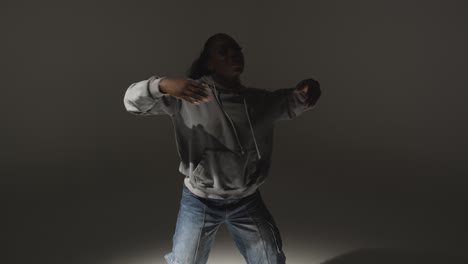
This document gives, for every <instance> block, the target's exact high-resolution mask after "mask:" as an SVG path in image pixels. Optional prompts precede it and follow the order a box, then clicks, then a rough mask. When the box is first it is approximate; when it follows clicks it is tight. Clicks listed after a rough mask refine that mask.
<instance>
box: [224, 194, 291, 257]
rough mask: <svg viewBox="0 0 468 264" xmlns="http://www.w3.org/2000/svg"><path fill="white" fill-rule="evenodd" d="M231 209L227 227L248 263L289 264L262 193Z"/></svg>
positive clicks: (243, 200) (232, 206) (245, 199)
mask: <svg viewBox="0 0 468 264" xmlns="http://www.w3.org/2000/svg"><path fill="white" fill-rule="evenodd" d="M230 207H231V208H230V209H229V210H228V212H229V214H228V217H227V221H226V226H227V228H228V230H229V233H230V234H231V236H232V238H233V239H234V241H235V243H236V245H237V247H238V249H239V251H240V252H241V254H242V255H243V256H244V258H245V260H246V261H247V263H249V264H251V263H255V264H263V263H264V264H283V263H286V256H285V254H284V252H283V249H282V247H283V245H282V240H281V236H280V232H279V229H278V227H277V226H276V223H275V221H274V220H273V217H272V215H271V214H270V212H269V210H268V209H267V207H266V205H265V203H264V202H263V199H262V197H261V194H260V191H257V192H256V193H255V194H253V195H251V196H248V197H246V198H244V199H242V200H241V201H240V202H239V203H238V204H232V205H230Z"/></svg>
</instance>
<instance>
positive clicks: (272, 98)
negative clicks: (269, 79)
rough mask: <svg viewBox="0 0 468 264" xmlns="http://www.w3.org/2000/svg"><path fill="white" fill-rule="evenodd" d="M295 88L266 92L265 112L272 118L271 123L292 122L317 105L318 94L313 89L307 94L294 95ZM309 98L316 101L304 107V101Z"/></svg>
mask: <svg viewBox="0 0 468 264" xmlns="http://www.w3.org/2000/svg"><path fill="white" fill-rule="evenodd" d="M296 89H297V88H282V89H277V90H275V91H267V111H268V112H269V114H270V115H271V116H272V118H273V121H274V122H276V121H280V120H292V119H294V118H296V117H297V116H299V115H301V114H302V113H304V112H306V111H309V110H311V109H314V108H315V107H316V105H317V101H318V98H319V97H320V94H318V95H317V91H315V92H313V89H309V90H308V92H307V93H305V92H304V93H296V92H294V90H296ZM309 96H313V97H315V98H316V99H315V100H313V101H314V103H313V104H312V105H311V106H310V107H307V106H306V100H307V99H308V97H309Z"/></svg>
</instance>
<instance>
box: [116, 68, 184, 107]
mask: <svg viewBox="0 0 468 264" xmlns="http://www.w3.org/2000/svg"><path fill="white" fill-rule="evenodd" d="M164 78H165V77H160V76H151V77H150V78H149V79H147V80H143V81H140V82H136V83H132V84H131V85H130V87H128V88H127V90H126V92H125V96H124V100H123V102H124V105H125V108H126V109H127V111H128V112H129V113H131V114H135V115H164V114H167V115H170V116H173V115H174V114H175V113H176V112H177V111H178V109H179V106H180V100H181V99H179V98H176V97H174V96H172V95H170V94H166V93H162V92H161V91H160V90H159V82H160V81H161V80H162V79H164ZM150 87H151V88H153V89H152V90H153V91H155V93H153V94H151V93H150Z"/></svg>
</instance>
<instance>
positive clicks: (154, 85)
mask: <svg viewBox="0 0 468 264" xmlns="http://www.w3.org/2000/svg"><path fill="white" fill-rule="evenodd" d="M164 78H166V77H156V76H153V77H151V78H150V80H149V84H148V94H149V95H150V97H152V98H153V99H156V98H160V97H163V96H169V95H170V94H168V93H163V92H161V89H160V88H161V87H160V86H159V83H160V82H161V80H162V79H164ZM150 88H151V89H150ZM151 91H153V92H151Z"/></svg>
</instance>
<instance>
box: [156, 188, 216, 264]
mask: <svg viewBox="0 0 468 264" xmlns="http://www.w3.org/2000/svg"><path fill="white" fill-rule="evenodd" d="M220 220H221V217H218V215H217V212H214V211H213V209H212V208H209V207H208V206H207V205H206V202H205V201H204V200H203V199H200V198H199V197H197V196H195V195H194V194H193V193H191V192H190V191H189V190H188V188H187V187H186V186H185V185H184V186H183V191H182V198H181V202H180V209H179V213H178V216H177V223H176V230H175V233H174V236H173V238H172V241H173V245H172V252H170V253H167V254H166V255H165V256H164V258H165V259H166V261H167V263H169V264H205V263H206V262H207V260H208V255H209V252H210V249H211V246H212V244H213V242H214V239H215V235H216V232H217V231H218V227H219V224H220V223H221V221H220Z"/></svg>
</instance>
